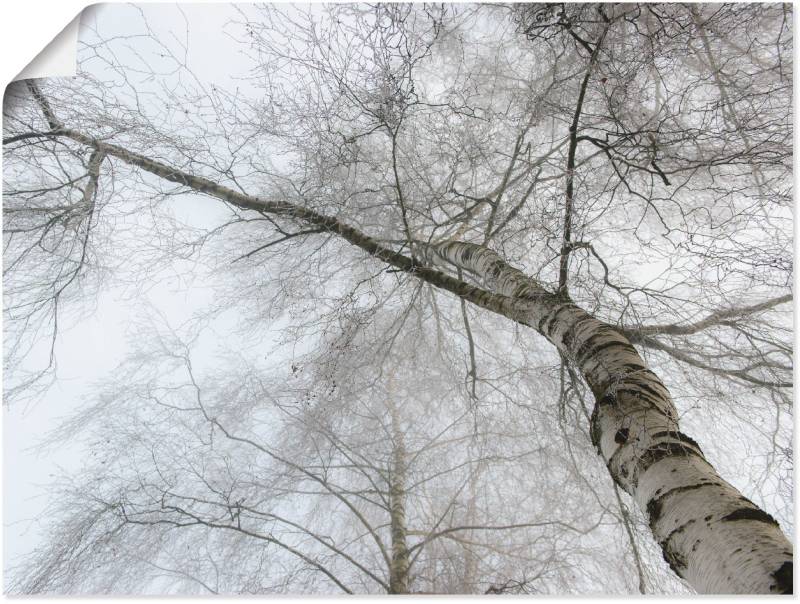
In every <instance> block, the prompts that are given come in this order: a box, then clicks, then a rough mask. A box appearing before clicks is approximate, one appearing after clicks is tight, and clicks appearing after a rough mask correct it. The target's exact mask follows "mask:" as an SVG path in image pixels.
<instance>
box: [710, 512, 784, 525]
mask: <svg viewBox="0 0 800 604" xmlns="http://www.w3.org/2000/svg"><path fill="white" fill-rule="evenodd" d="M722 519H723V520H726V521H728V522H734V521H736V520H755V521H757V522H766V523H767V524H774V525H775V526H780V525H779V524H778V521H777V520H775V519H774V518H773V517H772V516H770V515H769V514H767V513H766V512H765V511H764V510H759V509H758V508H739V509H738V510H734V511H733V512H731V513H730V514H728V515H727V516H724V517H723V518H722Z"/></svg>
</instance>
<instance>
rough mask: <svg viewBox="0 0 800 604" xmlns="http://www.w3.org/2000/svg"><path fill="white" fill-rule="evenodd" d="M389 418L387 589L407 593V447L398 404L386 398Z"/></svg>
mask: <svg viewBox="0 0 800 604" xmlns="http://www.w3.org/2000/svg"><path fill="white" fill-rule="evenodd" d="M389 411H390V414H391V421H392V438H393V440H394V443H393V447H392V457H393V460H392V461H393V463H392V469H391V472H390V476H391V480H390V482H391V485H390V487H389V510H390V524H391V533H392V563H391V567H390V568H389V593H390V594H405V593H408V568H409V557H408V543H407V541H406V532H407V529H406V504H405V499H406V465H407V461H406V447H405V438H404V436H403V431H402V428H401V426H400V418H399V417H398V414H397V408H396V407H395V405H394V403H393V402H392V401H389Z"/></svg>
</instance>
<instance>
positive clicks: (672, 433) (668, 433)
mask: <svg viewBox="0 0 800 604" xmlns="http://www.w3.org/2000/svg"><path fill="white" fill-rule="evenodd" d="M664 437H669V438H674V439H675V440H679V441H680V442H682V443H687V444H689V445H692V446H693V447H694V448H695V449H697V450H698V451H700V452H701V453H702V452H703V450H702V449H701V448H700V445H698V444H697V441H696V440H695V439H693V438H692V437H691V436H688V435H686V434H684V433H683V432H678V431H677V430H664V431H663V432H656V433H655V434H653V438H654V439H655V438H664Z"/></svg>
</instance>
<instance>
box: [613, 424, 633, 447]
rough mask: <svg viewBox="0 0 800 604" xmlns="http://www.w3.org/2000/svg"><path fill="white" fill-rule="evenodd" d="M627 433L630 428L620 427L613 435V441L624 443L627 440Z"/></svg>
mask: <svg viewBox="0 0 800 604" xmlns="http://www.w3.org/2000/svg"><path fill="white" fill-rule="evenodd" d="M628 434H630V430H628V428H620V429H619V430H617V433H616V434H615V435H614V442H615V443H619V444H621V445H624V444H625V443H626V442H628Z"/></svg>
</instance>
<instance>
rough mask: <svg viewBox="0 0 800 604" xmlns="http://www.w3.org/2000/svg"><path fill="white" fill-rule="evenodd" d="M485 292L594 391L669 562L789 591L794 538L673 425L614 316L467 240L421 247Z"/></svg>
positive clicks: (607, 457) (630, 486) (687, 572)
mask: <svg viewBox="0 0 800 604" xmlns="http://www.w3.org/2000/svg"><path fill="white" fill-rule="evenodd" d="M421 247H422V248H423V253H424V254H425V255H426V257H427V258H428V259H429V260H431V261H438V263H439V264H441V262H442V261H444V262H447V263H450V264H452V265H454V266H456V267H458V268H460V269H462V270H464V271H468V272H470V273H472V274H473V275H476V276H477V277H478V278H480V279H482V280H483V281H484V284H485V286H486V287H487V288H488V289H490V290H491V291H493V292H495V293H498V294H502V295H504V296H508V297H510V298H514V299H517V300H519V301H520V302H521V303H522V304H521V309H520V311H521V312H523V313H524V314H525V315H527V316H520V317H519V318H518V320H520V322H522V323H526V324H528V325H530V326H531V327H534V328H535V329H536V330H537V331H539V332H540V333H541V334H542V335H544V336H545V337H546V338H547V339H548V340H550V342H552V343H553V344H554V345H555V346H556V347H557V348H558V349H559V351H561V353H562V354H563V355H564V356H565V357H566V358H567V359H569V361H570V362H571V363H573V364H574V366H575V367H577V368H578V369H579V370H580V372H581V374H582V375H583V377H584V379H585V380H586V382H587V383H588V385H589V387H590V388H591V390H592V393H593V394H594V396H595V407H594V411H593V413H592V417H591V435H592V441H593V443H594V445H595V446H596V447H597V448H598V451H599V452H600V454H601V456H602V457H603V460H604V461H605V462H606V465H607V466H608V469H609V472H611V476H612V477H613V479H614V480H615V481H616V482H617V484H619V485H620V486H621V487H622V488H623V489H624V490H625V491H627V492H628V493H630V494H631V495H632V496H633V497H634V499H635V500H636V501H637V502H638V504H639V505H640V506H641V507H642V509H643V510H645V511H646V513H647V515H648V517H649V519H650V528H651V529H652V531H653V535H654V536H655V538H656V540H657V541H658V543H659V544H660V545H661V548H662V550H663V553H664V558H665V559H666V561H667V562H668V563H669V565H670V567H671V568H672V569H673V570H674V571H675V572H676V573H677V574H678V575H679V576H680V577H682V578H684V579H685V580H686V581H688V582H689V583H690V584H691V585H692V586H694V587H695V589H697V590H698V591H699V592H702V593H773V594H776V593H792V545H791V543H790V542H789V541H788V540H787V539H786V537H785V536H784V535H783V533H782V532H781V530H780V527H779V526H778V523H777V522H776V521H775V519H773V518H772V517H771V516H770V515H769V514H767V513H766V512H764V511H762V510H761V509H759V508H758V507H757V506H756V505H755V504H754V503H753V502H751V501H750V500H748V499H747V498H746V497H744V496H743V495H742V494H741V493H740V492H739V491H738V490H737V489H736V488H734V487H733V486H732V485H730V484H729V483H728V482H726V481H725V480H723V479H722V478H721V477H720V476H719V474H717V472H716V471H715V470H714V468H713V466H712V465H711V464H710V463H709V462H708V461H707V460H706V459H705V457H704V455H703V453H702V451H701V450H700V447H699V446H698V444H697V443H696V442H695V441H694V440H693V439H692V438H690V437H689V436H687V435H685V434H683V433H682V432H680V429H679V426H678V413H677V410H676V408H675V405H674V403H673V402H672V398H671V397H670V394H669V391H668V390H667V388H666V387H665V386H664V384H663V383H662V382H661V380H660V379H659V378H658V376H656V375H655V374H654V373H653V372H652V371H651V370H650V369H648V367H647V365H646V364H645V362H644V360H643V359H642V357H641V356H640V355H639V353H638V352H637V351H636V349H635V348H634V347H633V345H632V344H631V343H630V341H629V340H628V339H627V338H626V337H625V336H624V335H623V334H622V333H621V331H620V330H619V329H617V328H615V327H614V326H612V325H609V324H607V323H603V322H602V321H599V320H598V319H595V318H594V317H592V316H591V315H589V314H588V313H587V312H585V311H584V310H583V309H581V308H580V307H578V306H577V305H575V304H574V303H573V302H572V301H571V300H569V298H568V297H567V296H564V295H557V294H553V293H550V292H548V291H546V290H545V289H544V288H543V287H542V286H541V285H539V284H538V283H537V282H536V281H535V280H533V279H531V278H529V277H527V276H526V275H525V274H523V273H522V272H521V271H519V270H517V269H515V268H513V267H511V266H509V265H508V264H507V263H506V262H505V261H504V260H503V259H502V258H501V257H500V256H499V255H497V254H496V253H495V252H493V251H491V250H489V249H487V248H485V247H482V246H479V245H475V244H470V243H460V242H447V243H442V244H438V245H430V246H421Z"/></svg>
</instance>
